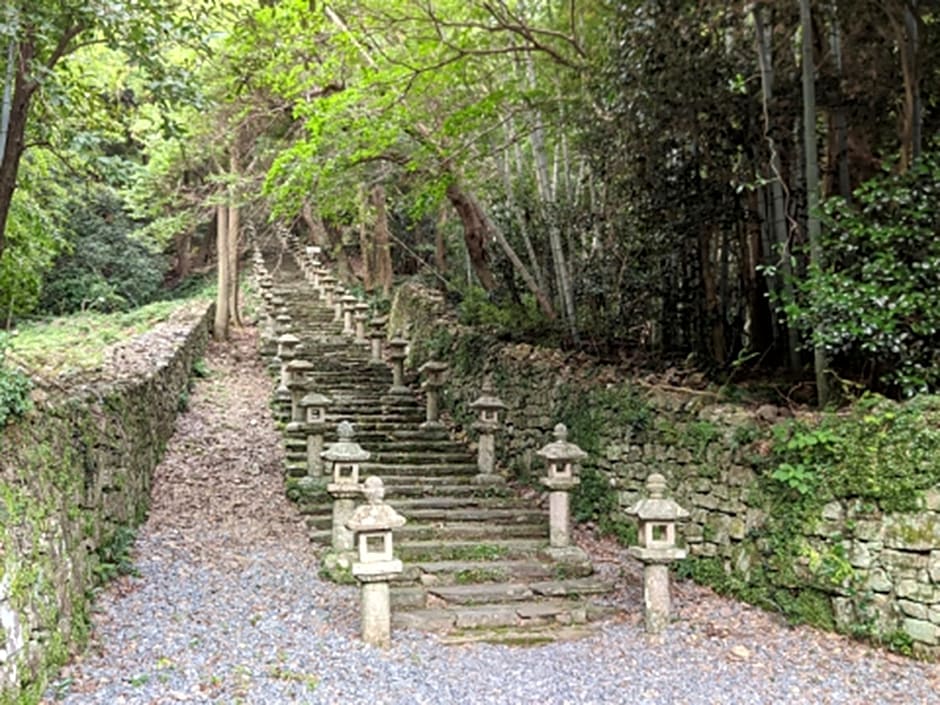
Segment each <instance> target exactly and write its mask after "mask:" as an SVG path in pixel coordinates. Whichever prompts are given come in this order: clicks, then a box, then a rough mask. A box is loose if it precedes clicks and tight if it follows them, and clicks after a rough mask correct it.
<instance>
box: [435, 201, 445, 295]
mask: <svg viewBox="0 0 940 705" xmlns="http://www.w3.org/2000/svg"><path fill="white" fill-rule="evenodd" d="M446 225H447V209H446V208H441V212H440V215H439V216H438V218H437V223H436V224H435V226H434V266H435V267H437V271H438V273H439V274H440V275H441V276H442V277H445V278H446V277H447V241H446V240H445V239H444V228H445V226H446Z"/></svg>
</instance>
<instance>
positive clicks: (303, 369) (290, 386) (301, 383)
mask: <svg viewBox="0 0 940 705" xmlns="http://www.w3.org/2000/svg"><path fill="white" fill-rule="evenodd" d="M313 368H314V365H313V363H312V362H310V361H308V360H297V359H294V360H291V361H290V362H288V363H287V383H286V385H285V386H286V387H287V390H288V392H289V393H290V419H291V421H297V422H300V421H303V419H304V417H303V409H302V408H301V406H300V400H301V399H302V398H303V396H304V393H305V392H306V391H307V375H308V374H309V373H310V372H311V371H312V370H313Z"/></svg>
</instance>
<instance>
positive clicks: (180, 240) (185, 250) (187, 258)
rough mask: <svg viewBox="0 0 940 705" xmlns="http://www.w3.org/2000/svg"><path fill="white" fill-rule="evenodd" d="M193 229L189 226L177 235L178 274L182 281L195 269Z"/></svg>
mask: <svg viewBox="0 0 940 705" xmlns="http://www.w3.org/2000/svg"><path fill="white" fill-rule="evenodd" d="M192 248H193V231H192V230H190V229H189V228H187V229H186V230H184V231H183V232H182V233H180V234H179V235H178V236H177V237H176V276H177V277H179V279H180V281H182V280H183V279H185V278H186V277H188V276H189V275H190V273H191V272H192V271H193V255H192Z"/></svg>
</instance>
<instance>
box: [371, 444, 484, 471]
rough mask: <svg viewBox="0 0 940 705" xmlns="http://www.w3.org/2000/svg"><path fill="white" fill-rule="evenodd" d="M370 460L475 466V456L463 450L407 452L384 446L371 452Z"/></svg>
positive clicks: (385, 462)
mask: <svg viewBox="0 0 940 705" xmlns="http://www.w3.org/2000/svg"><path fill="white" fill-rule="evenodd" d="M370 460H371V461H372V462H375V463H378V464H383V465H395V464H402V465H439V464H452V463H457V464H460V465H463V466H467V465H472V466H473V467H476V466H477V465H476V457H475V456H473V455H471V454H470V453H468V452H467V451H466V450H464V451H448V450H435V449H428V450H423V451H419V450H413V451H409V452H395V451H390V450H388V449H386V448H383V449H382V450H375V451H373V453H372V458H370Z"/></svg>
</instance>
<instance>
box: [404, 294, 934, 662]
mask: <svg viewBox="0 0 940 705" xmlns="http://www.w3.org/2000/svg"><path fill="white" fill-rule="evenodd" d="M391 321H392V325H393V326H395V327H396V328H398V329H402V330H405V329H410V339H411V340H412V341H413V343H412V346H411V360H410V362H411V367H412V369H415V368H416V367H417V366H418V365H420V364H421V363H422V362H423V361H424V360H426V359H428V358H429V357H432V356H433V357H435V358H437V359H442V360H444V361H446V362H449V363H450V364H451V372H450V381H449V383H448V385H447V387H446V388H445V389H446V392H445V396H444V408H445V409H448V410H449V411H450V413H451V415H452V417H453V420H454V422H455V423H457V424H458V426H462V427H463V429H464V430H466V431H467V432H469V433H472V432H471V431H470V421H471V419H472V416H471V414H470V411H469V409H468V404H469V402H471V401H472V400H473V399H474V398H475V397H476V396H477V395H478V394H479V390H480V387H481V384H482V382H483V379H484V376H486V375H489V376H490V377H491V378H492V379H493V381H494V384H495V387H496V390H497V393H498V395H499V396H500V397H501V398H502V400H503V401H504V402H505V403H506V404H507V405H508V407H509V409H508V411H507V412H506V424H505V427H504V430H503V432H502V433H500V434H499V435H498V436H497V456H498V458H499V459H500V461H501V462H502V465H503V468H504V471H506V472H507V473H509V474H512V475H514V476H516V477H525V476H526V475H528V474H531V473H533V472H534V473H540V472H541V468H540V467H539V466H538V462H537V461H538V459H537V458H535V456H534V452H535V451H536V450H537V449H538V448H539V447H541V446H542V445H544V444H545V443H547V442H548V441H549V440H551V430H552V427H553V425H554V424H555V423H556V422H558V421H567V422H568V423H569V427H570V432H571V440H572V441H573V442H575V443H579V444H581V445H582V446H583V447H586V449H589V450H590V451H591V455H590V458H589V460H588V461H586V462H585V463H584V469H585V470H594V471H597V472H599V473H601V475H602V477H603V478H604V479H605V480H606V482H607V483H609V485H610V487H611V489H612V491H614V492H616V494H617V498H618V500H619V506H620V509H621V510H622V509H624V508H626V507H627V506H629V505H630V504H632V503H633V502H634V501H635V500H636V499H637V498H638V497H639V493H640V492H641V490H642V487H643V481H644V480H645V479H646V477H647V476H648V475H649V474H650V473H651V472H654V471H655V472H660V473H662V474H663V475H665V476H666V478H667V480H668V482H669V486H670V488H671V491H672V493H673V496H674V497H675V499H676V500H677V501H678V502H679V503H680V504H682V505H683V506H685V507H686V508H688V509H689V510H690V512H691V514H692V516H691V521H690V522H689V523H688V524H686V525H685V526H684V527H682V534H683V536H684V539H685V542H686V543H687V545H688V548H689V552H690V555H691V556H692V557H693V559H694V561H695V563H696V564H697V567H696V566H693V567H692V571H691V572H692V573H693V574H698V575H702V574H703V572H704V571H707V570H718V571H720V572H721V573H723V575H724V576H728V578H729V579H731V580H733V581H734V582H733V584H734V586H735V588H736V591H737V592H738V593H739V594H744V595H748V594H753V596H754V599H755V600H756V601H758V602H760V603H763V604H770V605H775V604H779V603H780V602H781V601H783V600H786V601H790V600H792V601H793V602H794V603H796V604H797V605H798V609H801V610H804V611H811V610H817V611H819V612H820V614H819V615H818V619H816V621H817V623H820V622H821V623H827V621H831V624H832V626H835V627H836V628H838V629H839V630H841V631H845V632H850V633H857V634H860V635H866V636H869V637H872V638H874V639H876V640H881V641H885V642H887V643H890V644H893V645H896V646H898V645H900V646H903V644H904V642H912V646H913V649H914V651H915V653H917V654H920V655H923V656H926V657H928V658H937V657H938V656H940V488H937V487H935V488H933V489H932V490H929V491H927V492H926V493H925V496H924V497H923V499H922V502H921V507H922V509H921V511H918V512H914V513H904V514H900V513H899V514H885V513H883V512H881V511H879V510H878V509H877V508H876V507H872V506H870V504H867V503H864V502H861V501H854V500H845V501H841V502H832V503H830V504H827V505H826V506H824V507H823V508H822V510H821V512H820V513H819V516H817V517H810V518H809V520H808V521H807V522H806V523H805V524H804V529H803V530H802V535H801V536H799V537H798V538H797V540H798V541H799V544H800V545H799V550H798V552H797V553H798V558H797V560H795V561H793V564H792V565H791V566H784V569H782V570H781V569H778V568H772V567H769V566H772V565H773V556H774V552H775V551H776V550H777V547H775V546H774V545H772V540H771V533H772V526H771V525H772V522H773V520H774V517H775V516H779V514H780V511H779V510H775V509H774V506H773V502H774V501H775V500H774V499H773V497H772V495H771V494H769V493H768V492H767V491H766V488H767V483H768V482H771V480H770V479H769V477H768V475H769V473H770V471H771V470H772V468H771V467H769V465H768V463H766V462H761V460H762V458H761V454H762V452H763V451H765V450H766V449H765V448H763V447H762V442H761V440H760V439H762V438H768V437H769V436H770V433H769V427H770V426H771V424H772V423H773V421H774V418H773V417H774V415H775V410H774V409H773V408H770V409H767V408H764V409H761V410H760V411H761V413H759V414H757V413H755V411H754V410H750V409H746V408H743V407H737V406H734V405H728V404H718V403H716V401H715V399H714V396H713V395H709V394H707V393H694V392H688V391H673V390H669V389H663V388H662V386H654V385H644V384H643V383H642V381H638V380H630V381H626V382H625V381H623V379H622V378H621V377H622V375H621V374H620V373H618V371H617V370H615V369H613V368H609V367H604V366H600V365H597V364H594V363H591V362H590V361H589V360H587V359H585V358H583V357H579V356H577V355H575V356H569V355H566V354H564V353H561V352H559V351H553V350H544V349H539V348H536V347H533V346H530V345H520V344H500V343H498V342H497V341H495V340H494V339H492V338H489V337H487V336H485V335H481V334H480V333H478V332H475V331H473V330H468V329H461V328H460V327H459V326H457V325H456V324H455V323H454V321H453V320H448V319H447V318H446V316H445V311H444V307H443V304H442V303H441V302H440V300H439V299H438V298H437V297H435V296H433V295H432V296H428V295H427V292H425V291H424V290H422V289H420V288H417V287H404V288H402V289H401V290H400V291H399V292H398V294H397V296H396V299H395V302H394V304H393V309H392V314H391ZM579 431H580V432H581V435H582V437H580V438H579ZM585 436H590V437H585ZM765 455H766V453H765ZM764 460H766V458H764ZM615 511H616V510H615ZM687 567H688V566H687ZM699 571H702V572H699ZM711 577H712V582H715V576H714V575H712V576H711ZM760 581H763V587H764V588H766V587H767V585H768V583H769V585H770V590H769V591H767V590H765V591H764V592H762V593H758V592H757V591H756V587H757V585H758V583H759V582H760ZM749 591H750V592H749Z"/></svg>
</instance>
